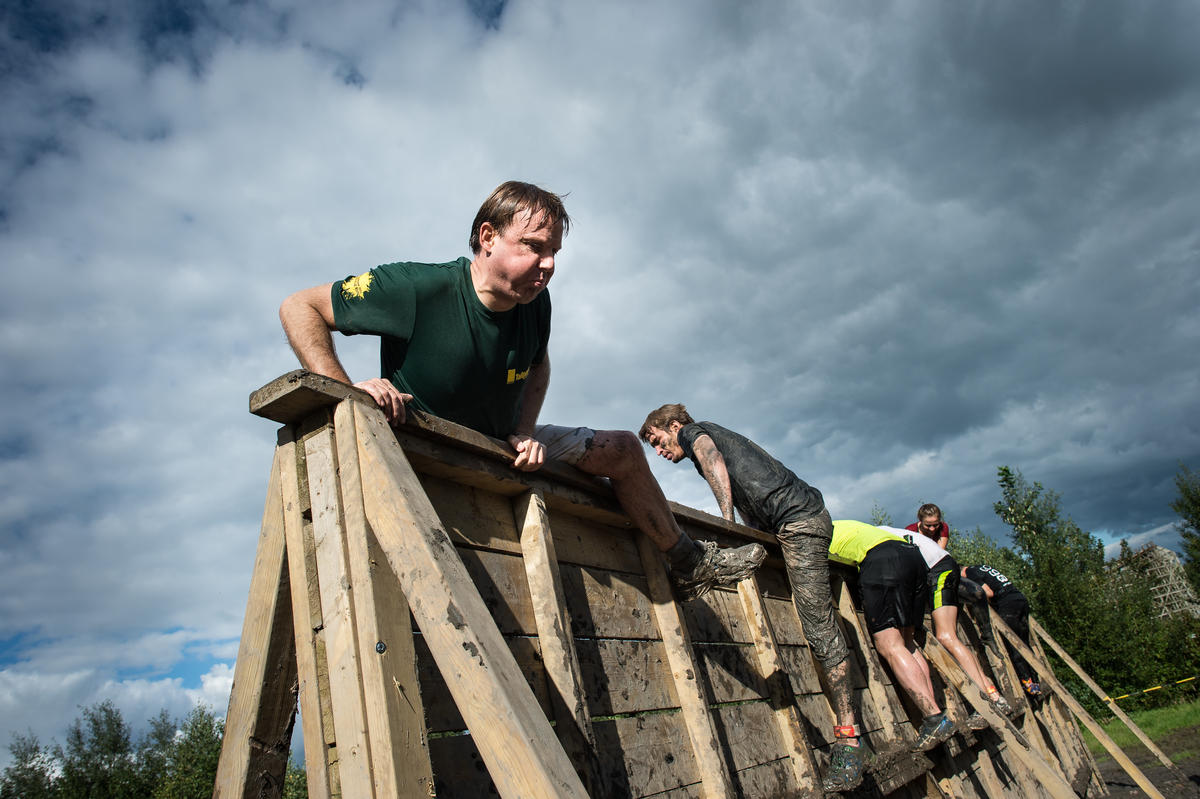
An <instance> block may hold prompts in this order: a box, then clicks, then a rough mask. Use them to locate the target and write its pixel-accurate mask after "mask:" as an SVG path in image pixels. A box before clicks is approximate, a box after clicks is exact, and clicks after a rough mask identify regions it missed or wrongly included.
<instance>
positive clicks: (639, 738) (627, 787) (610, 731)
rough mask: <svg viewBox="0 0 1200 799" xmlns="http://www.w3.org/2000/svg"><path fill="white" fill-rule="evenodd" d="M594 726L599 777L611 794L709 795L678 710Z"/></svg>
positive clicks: (729, 794)
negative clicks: (599, 766)
mask: <svg viewBox="0 0 1200 799" xmlns="http://www.w3.org/2000/svg"><path fill="white" fill-rule="evenodd" d="M594 724H595V730H596V743H597V747H598V749H599V752H600V762H601V768H602V770H603V772H604V780H605V782H606V784H607V785H609V786H610V788H611V789H612V790H613V791H614V792H615V793H616V794H617V795H620V796H630V797H642V796H651V795H653V796H654V797H655V799H658V796H659V795H660V794H667V795H670V796H677V795H679V796H682V795H690V796H704V797H709V796H711V794H710V793H708V792H707V789H706V788H705V787H704V785H703V782H702V781H701V772H700V767H699V766H698V764H697V763H696V758H695V753H694V752H693V751H692V750H691V748H689V747H688V746H687V743H686V742H687V740H688V731H687V728H686V724H685V723H684V719H683V714H682V713H680V712H672V713H655V714H649V715H643V716H622V717H619V718H614V719H604V720H596V721H595V722H594ZM681 790H682V793H678V794H676V793H667V792H675V791H681ZM733 795H734V794H733V793H732V792H731V793H727V794H724V796H733Z"/></svg>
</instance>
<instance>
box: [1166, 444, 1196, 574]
mask: <svg viewBox="0 0 1200 799" xmlns="http://www.w3.org/2000/svg"><path fill="white" fill-rule="evenodd" d="M1175 487H1176V488H1177V489H1179V496H1178V497H1177V498H1176V500H1175V501H1174V502H1172V503H1171V510H1173V511H1175V512H1176V513H1178V514H1179V518H1180V519H1181V520H1182V521H1181V522H1180V524H1179V534H1180V535H1181V536H1183V570H1184V573H1185V574H1187V578H1188V582H1190V583H1191V584H1192V588H1193V589H1195V590H1196V592H1197V593H1198V594H1200V474H1193V473H1192V470H1191V469H1189V468H1188V467H1186V466H1180V467H1179V474H1177V475H1175Z"/></svg>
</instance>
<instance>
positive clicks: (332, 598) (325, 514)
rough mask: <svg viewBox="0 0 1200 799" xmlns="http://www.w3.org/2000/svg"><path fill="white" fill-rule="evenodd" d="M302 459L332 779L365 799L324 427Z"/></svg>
mask: <svg viewBox="0 0 1200 799" xmlns="http://www.w3.org/2000/svg"><path fill="white" fill-rule="evenodd" d="M304 456H305V466H306V470H307V472H308V490H309V502H310V504H311V506H312V527H313V544H314V547H315V552H316V561H317V580H318V584H319V586H320V590H321V620H322V622H323V624H324V630H323V632H324V637H325V662H326V663H327V664H328V667H329V692H330V705H331V706H332V709H333V728H334V735H335V736H336V739H337V744H338V779H339V781H340V783H341V786H342V793H343V794H345V795H348V796H356V797H357V796H361V797H371V796H374V795H375V785H374V779H373V777H372V775H371V748H370V745H369V744H368V742H367V717H366V707H365V704H364V699H363V693H362V671H361V669H360V668H359V662H358V660H359V646H358V638H357V635H356V632H357V631H356V629H355V619H354V605H353V600H352V599H351V595H350V570H349V566H348V565H347V563H346V546H345V534H344V530H343V527H342V503H341V493H340V490H339V486H338V477H337V455H336V452H335V444H334V440H333V429H332V428H331V427H330V426H328V425H326V426H325V427H324V428H322V429H321V430H320V431H318V432H316V433H314V434H313V435H311V436H309V437H308V438H306V439H305V441H304Z"/></svg>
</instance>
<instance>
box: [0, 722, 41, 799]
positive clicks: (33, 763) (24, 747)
mask: <svg viewBox="0 0 1200 799" xmlns="http://www.w3.org/2000/svg"><path fill="white" fill-rule="evenodd" d="M8 751H9V752H10V753H12V763H10V764H9V765H8V766H7V767H6V768H5V769H4V773H3V774H0V799H51V797H53V796H54V761H53V757H52V756H51V753H50V752H49V751H47V750H45V749H43V748H42V745H41V744H40V743H39V742H38V739H37V736H36V735H34V734H33V733H32V732H31V733H29V734H28V735H21V734H20V733H14V734H13V740H12V742H11V743H9V745H8Z"/></svg>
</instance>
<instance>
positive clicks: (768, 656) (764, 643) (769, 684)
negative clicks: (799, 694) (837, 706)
mask: <svg viewBox="0 0 1200 799" xmlns="http://www.w3.org/2000/svg"><path fill="white" fill-rule="evenodd" d="M738 596H739V597H740V598H741V600H742V607H743V610H744V612H745V614H746V621H747V624H748V626H749V628H750V633H751V636H752V637H753V639H754V651H755V655H756V660H757V665H758V676H759V678H760V679H761V680H762V684H763V686H764V688H765V691H764V694H765V695H766V697H767V698H768V700H769V702H770V707H771V712H772V720H773V721H774V723H775V730H776V734H777V735H778V736H779V740H780V742H781V744H782V749H783V754H784V756H785V757H786V758H787V765H788V768H790V769H791V772H792V779H793V780H794V781H795V784H796V788H797V790H799V791H803V792H813V793H815V792H816V791H817V790H818V789H819V787H820V775H819V774H818V773H817V764H816V762H815V761H814V760H813V757H812V751H811V744H810V743H809V741H808V739H807V737H806V736H805V735H804V728H803V726H801V723H800V714H799V711H798V710H797V708H796V702H795V698H794V696H793V694H792V691H791V679H790V677H789V676H788V673H787V669H786V666H785V665H784V661H783V658H781V657H780V654H779V645H778V643H777V642H776V640H775V629H774V626H773V625H772V623H771V618H770V616H769V615H768V613H767V609H766V603H765V602H764V600H763V597H762V595H761V594H760V593H759V590H758V581H757V580H756V579H755V578H753V577H751V578H750V579H749V580H743V581H742V582H740V583H739V584H738ZM735 762H736V760H735Z"/></svg>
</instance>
